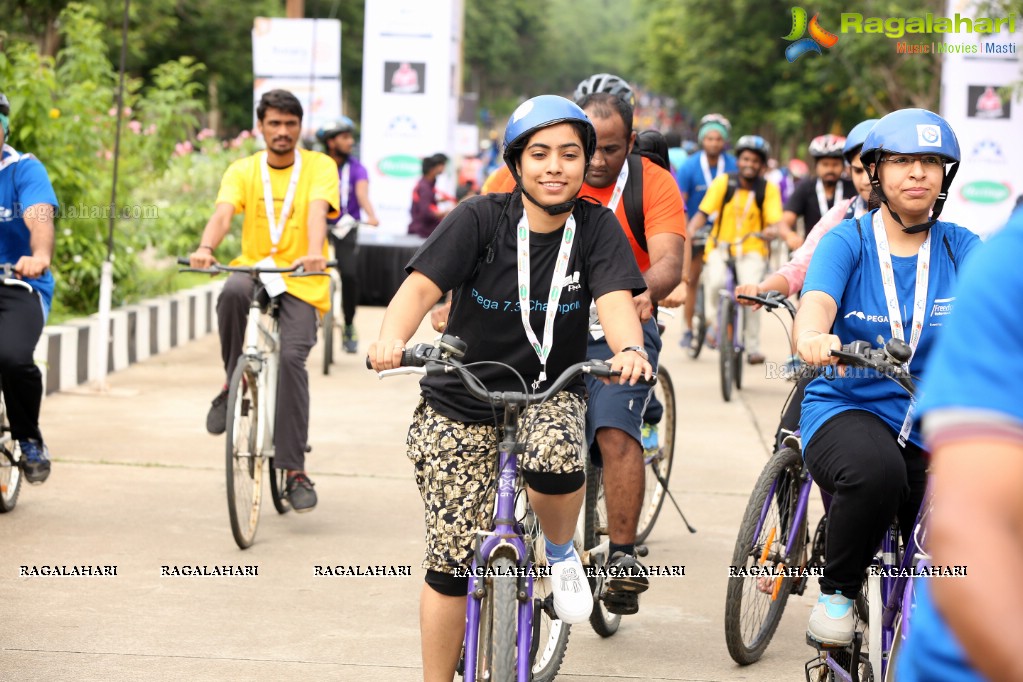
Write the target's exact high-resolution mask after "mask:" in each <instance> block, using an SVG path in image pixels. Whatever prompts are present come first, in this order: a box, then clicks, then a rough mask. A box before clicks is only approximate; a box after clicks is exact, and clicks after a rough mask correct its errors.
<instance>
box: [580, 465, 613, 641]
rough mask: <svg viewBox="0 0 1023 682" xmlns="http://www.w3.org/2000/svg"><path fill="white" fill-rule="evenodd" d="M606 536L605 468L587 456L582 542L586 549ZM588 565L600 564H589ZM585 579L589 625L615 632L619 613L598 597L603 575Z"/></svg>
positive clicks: (599, 630)
mask: <svg viewBox="0 0 1023 682" xmlns="http://www.w3.org/2000/svg"><path fill="white" fill-rule="evenodd" d="M587 457H589V455H587ZM606 538H608V527H607V504H606V503H605V501H604V470H603V469H602V468H601V467H598V466H594V465H593V464H592V463H591V462H590V461H589V460H587V462H586V503H585V507H584V509H583V546H584V547H585V548H586V549H593V548H594V547H596V546H597V545H599V544H600V543H601V542H603V541H604V540H605V539H606ZM591 568H593V569H597V568H603V567H602V566H592V565H591ZM587 580H588V581H589V583H590V589H592V590H593V611H592V612H591V613H590V625H591V626H592V627H593V631H594V632H596V633H597V634H598V635H600V636H601V637H610V636H611V635H613V634H614V633H616V632H618V626H619V625H620V624H621V621H622V617H621V616H620V615H619V614H617V613H611V612H610V611H608V610H607V607H606V606H605V605H604V600H603V599H602V598H601V597H602V596H603V595H602V593H603V591H604V579H603V578H602V577H599V576H596V575H591V576H587Z"/></svg>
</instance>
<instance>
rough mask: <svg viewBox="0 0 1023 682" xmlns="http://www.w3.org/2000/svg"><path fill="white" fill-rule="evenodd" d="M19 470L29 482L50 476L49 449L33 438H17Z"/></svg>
mask: <svg viewBox="0 0 1023 682" xmlns="http://www.w3.org/2000/svg"><path fill="white" fill-rule="evenodd" d="M18 446H19V447H20V448H21V470H22V471H23V472H24V473H25V480H26V481H28V482H29V483H42V482H43V481H45V480H46V479H47V478H48V477H49V476H50V451H49V450H48V449H47V448H46V446H45V445H43V443H42V442H40V441H38V440H36V439H34V438H26V439H25V440H19V441H18Z"/></svg>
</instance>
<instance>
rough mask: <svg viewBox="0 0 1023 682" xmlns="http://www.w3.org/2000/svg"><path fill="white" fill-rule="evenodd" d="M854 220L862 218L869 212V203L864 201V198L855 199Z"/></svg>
mask: <svg viewBox="0 0 1023 682" xmlns="http://www.w3.org/2000/svg"><path fill="white" fill-rule="evenodd" d="M852 206H853V218H861V217H862V216H863V214H864V213H866V212H867V202H865V201H864V200H863V197H861V196H859V195H857V196H856V198H855V199H853V203H852Z"/></svg>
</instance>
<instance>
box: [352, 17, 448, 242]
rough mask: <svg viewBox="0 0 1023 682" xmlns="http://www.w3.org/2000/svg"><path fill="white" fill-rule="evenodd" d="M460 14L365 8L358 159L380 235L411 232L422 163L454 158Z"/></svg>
mask: <svg viewBox="0 0 1023 682" xmlns="http://www.w3.org/2000/svg"><path fill="white" fill-rule="evenodd" d="M461 12H462V9H461V2H460V0H433V1H432V2H422V0H374V1H373V2H367V3H366V30H365V35H364V38H363V57H362V63H363V67H362V129H361V131H360V153H361V155H362V162H363V164H364V165H365V166H366V168H367V170H368V171H369V192H370V199H371V200H372V201H373V206H374V208H376V212H377V215H378V216H379V218H380V228H379V230H378V232H379V233H381V234H405V233H406V232H407V231H408V224H409V220H410V216H409V207H410V206H411V204H412V189H413V188H414V187H415V184H416V182H417V181H418V179H419V176H420V175H421V171H422V159H423V157H426V156H430V155H431V154H436V153H438V152H443V153H445V154H447V155H448V156H449V157H451V156H453V151H454V146H455V123H456V120H457V115H458V107H457V102H458V100H457V95H458V90H459V88H458V80H457V77H456V74H457V73H458V71H459V68H458V64H459V60H460V59H461V48H460V43H461V30H460V26H461ZM449 165H450V164H449ZM449 171H450V168H449Z"/></svg>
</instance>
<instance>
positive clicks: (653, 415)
mask: <svg viewBox="0 0 1023 682" xmlns="http://www.w3.org/2000/svg"><path fill="white" fill-rule="evenodd" d="M643 345H644V346H645V347H646V352H647V353H648V354H649V355H650V364H651V365H653V368H654V371H657V360H658V356H659V355H660V353H661V335H660V334H659V333H658V332H657V322H656V321H655V320H653V319H650V320H647V321H646V322H644V323H643ZM586 357H587V358H591V359H595V360H609V359H611V357H612V353H611V349H610V348H609V347H608V345H607V341H605V340H604V339H603V338H601V339H600V340H597V341H595V340H594V339H593V338H592V337H591V338H590V343H589V346H588V347H587V349H586ZM586 388H587V390H588V391H589V399H588V401H587V407H586V443H587V444H588V445H589V448H590V457H591V458H592V460H593V461H594V462H597V463H599V462H600V461H601V460H600V451H599V448H598V447H597V442H596V436H597V429H603V428H614V429H619V430H621V431H624V432H625V433H627V434H629V435H630V436H632V437H633V438H635V439H636V442H637V443H642V433H641V432H642V429H643V422H644V421H646V422H650V423H657V422H659V421H660V420H661V414H662V413H663V411H664V408H663V406H662V405H661V404H660V402H658V401H657V400H655V399H654V391H653V387H652V386H647V385H646V384H643V383H637V384H636V385H635V386H629V385H628V384H625V385H621V384H611V385H610V386H606V385H604V384H603V383H602V382H601V381H599V380H598V379H594V378H593V377H590V376H589V375H587V376H586Z"/></svg>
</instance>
